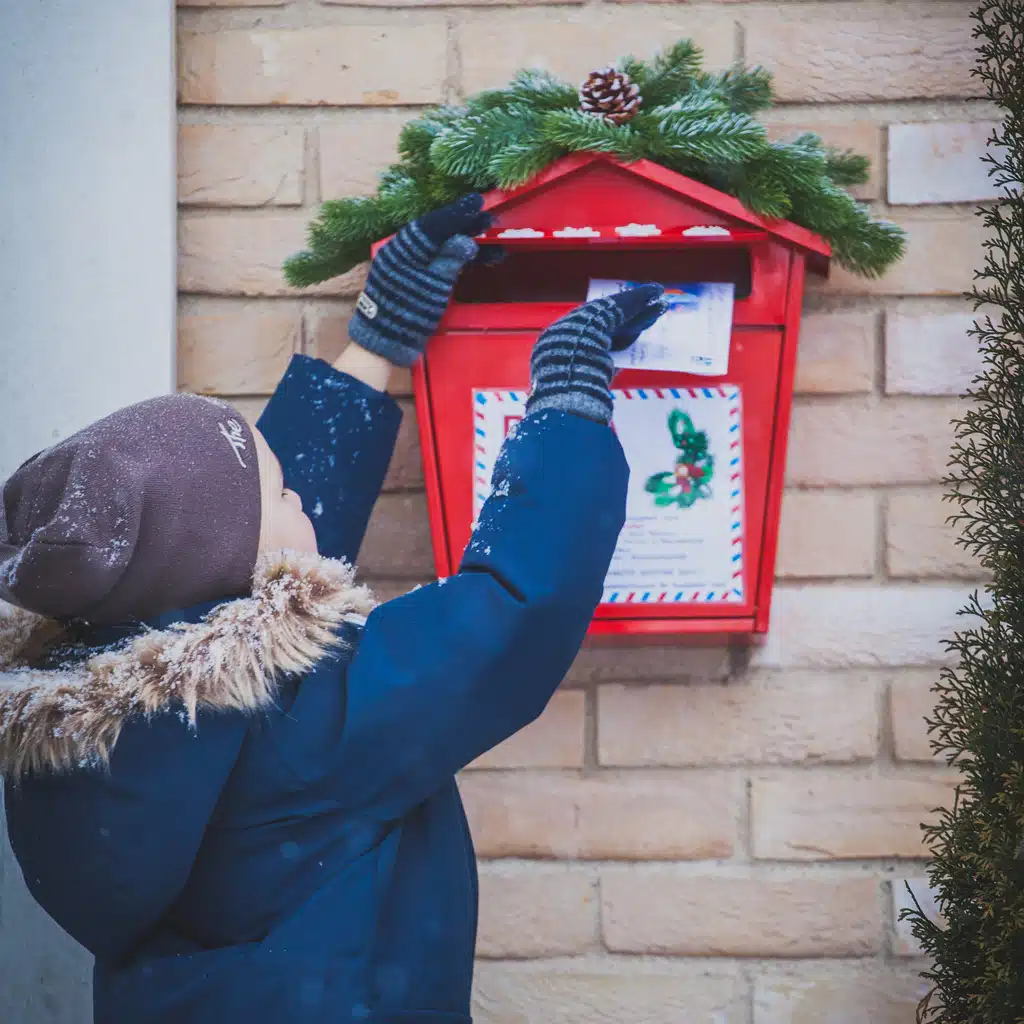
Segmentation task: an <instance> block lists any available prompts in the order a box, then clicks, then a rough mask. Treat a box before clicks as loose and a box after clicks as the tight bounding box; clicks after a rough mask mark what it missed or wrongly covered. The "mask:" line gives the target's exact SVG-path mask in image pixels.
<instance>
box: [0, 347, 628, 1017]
mask: <svg viewBox="0 0 1024 1024" xmlns="http://www.w3.org/2000/svg"><path fill="white" fill-rule="evenodd" d="M400 415H401V414H400V411H399V409H398V407H397V406H396V405H395V403H394V402H393V401H392V400H391V399H390V398H388V397H386V396H385V395H382V394H379V393H377V392H375V391H373V390H371V389H369V388H367V387H366V386H364V385H362V384H360V383H359V382H357V381H354V380H353V379H351V378H349V377H347V376H345V375H343V374H340V373H337V372H336V371H334V370H333V369H331V368H330V367H329V366H327V364H325V363H322V362H319V361H316V360H312V359H309V358H306V357H302V356H299V357H296V358H295V360H294V361H293V363H292V364H291V366H290V368H289V370H288V373H287V375H286V376H285V378H284V380H283V381H282V383H281V385H280V387H279V388H278V390H277V393H276V394H275V395H274V397H273V398H272V400H271V402H270V404H269V405H268V407H267V410H266V412H265V413H264V415H263V417H262V419H261V421H260V424H259V426H260V428H261V430H262V431H263V432H264V434H265V435H266V437H267V440H268V441H269V443H270V445H271V447H272V448H273V449H274V451H275V452H276V453H277V455H278V457H279V458H280V460H281V463H282V465H283V468H284V474H285V480H286V483H287V484H288V486H290V487H292V488H294V489H295V490H296V491H298V493H299V495H300V496H301V497H302V500H303V504H304V506H305V507H306V508H307V509H308V510H312V513H313V522H314V524H315V526H316V529H317V538H318V542H319V546H320V552H321V554H322V555H324V556H327V557H328V558H331V559H338V558H346V559H353V558H354V557H355V555H356V552H357V550H358V548H359V545H360V542H361V539H362V536H363V533H364V530H365V527H366V523H367V520H368V518H369V514H370V511H371V509H372V506H373V503H374V501H375V500H376V498H377V495H378V493H379V490H380V487H381V483H382V481H383V478H384V475H385V472H386V469H387V465H388V462H389V460H390V458H391V454H392V450H393V446H394V442H395V437H396V433H397V430H398V424H399V420H400ZM626 480H627V467H626V464H625V459H624V457H623V455H622V451H621V448H620V447H619V444H618V442H617V440H616V439H615V436H614V434H613V433H612V432H611V431H610V430H608V429H607V428H605V427H602V426H599V425H598V424H596V423H592V422H589V421H586V420H583V419H580V418H576V417H573V416H569V415H565V414H560V413H544V414H539V415H537V416H533V417H528V418H527V419H526V420H524V421H523V422H522V424H521V425H520V429H519V431H518V435H517V436H516V437H515V438H514V439H511V440H510V441H509V442H507V443H506V447H505V449H504V452H503V455H502V457H501V459H500V460H499V464H498V467H497V468H496V470H495V480H494V483H495V487H494V494H493V495H492V497H491V499H490V500H489V502H488V503H487V505H486V507H485V509H484V512H483V513H482V515H481V517H480V524H479V527H478V529H477V530H476V532H475V534H474V537H473V540H472V542H471V543H470V545H469V547H468V549H467V551H466V553H465V556H464V559H463V562H462V566H461V568H460V571H459V573H458V575H457V576H454V577H452V578H451V579H449V580H447V581H439V582H437V583H435V584H432V585H431V586H428V587H424V588H422V589H419V590H416V591H414V592H413V593H411V594H408V595H406V596H405V597H401V598H399V599H397V600H394V601H390V602H388V603H387V604H384V605H381V606H379V607H377V608H376V609H375V610H373V611H372V613H371V614H369V617H368V620H367V621H366V622H365V626H364V625H360V621H359V620H358V618H357V617H356V615H355V614H354V613H355V612H358V611H359V610H360V609H362V610H363V611H365V610H367V602H366V597H365V595H364V594H362V593H361V592H360V591H359V590H357V589H355V588H354V586H353V585H352V583H351V580H350V578H349V571H348V570H347V568H346V567H345V566H343V565H340V564H339V563H337V562H329V561H321V560H318V559H307V560H306V561H304V562H303V561H302V560H299V563H297V564H290V563H284V564H281V565H277V566H276V567H274V566H270V567H268V566H266V565H264V566H263V569H262V570H261V571H262V572H263V573H264V576H263V577H262V582H260V581H259V580H258V581H257V586H256V588H255V590H254V596H253V597H252V598H248V599H239V600H236V601H232V602H228V603H227V604H221V605H220V606H219V607H218V608H217V609H215V611H214V614H213V616H212V618H211V619H210V621H209V622H207V623H205V624H202V623H200V624H198V625H195V626H192V627H185V628H184V629H178V631H177V632H171V633H156V634H151V635H150V636H149V637H148V639H144V640H142V641H138V640H137V641H135V645H134V646H132V645H131V644H129V645H128V646H125V645H124V644H122V645H121V646H120V647H119V648H118V649H117V653H114V654H112V655H107V656H106V657H107V661H106V662H104V661H103V660H102V659H100V661H99V662H97V661H95V660H94V661H83V660H81V658H80V660H79V661H78V662H77V663H75V664H72V665H71V666H70V667H64V668H61V669H56V668H52V669H51V671H50V672H49V673H48V674H45V673H44V674H42V675H41V674H39V673H26V672H21V671H11V670H10V668H9V667H8V671H7V672H5V673H4V674H3V675H2V676H0V723H2V725H0V763H2V765H3V767H4V769H5V770H6V771H7V772H8V774H9V775H19V774H20V775H21V779H20V782H19V783H18V784H17V786H14V785H11V784H9V785H8V796H7V819H8V825H9V830H10V837H11V842H12V844H13V847H14V850H15V853H16V855H17V858H18V861H19V863H20V864H21V867H22V869H23V871H24V874H25V878H26V881H27V883H28V885H29V888H30V889H31V891H32V893H33V894H34V896H35V898H36V899H37V900H38V901H39V903H40V904H41V905H42V906H43V907H44V908H45V909H46V910H47V911H48V912H49V913H50V914H51V915H52V916H53V918H54V919H55V920H56V921H57V922H58V923H60V924H61V925H62V926H63V927H64V928H65V929H66V930H67V931H68V932H70V934H71V935H73V936H74V937H75V938H76V939H77V940H78V941H80V942H81V943H82V944H83V945H84V946H86V947H87V948H88V949H90V950H91V951H92V952H93V953H94V954H95V956H96V972H95V1011H96V1021H97V1024H114V1022H117V1024H154V1022H161V1024H164V1022H166V1024H184V1022H203V1024H206V1022H209V1024H231V1022H245V1024H261V1022H267V1024H270V1022H273V1024H282V1022H285V1021H288V1022H291V1024H327V1022H330V1024H340V1022H343V1021H372V1022H375V1024H398V1022H403V1024H405V1022H410V1021H424V1022H433V1024H441V1022H449V1024H465V1022H467V1021H469V1020H470V1016H469V1014H470V988H471V981H472V969H473V949H474V943H475V932H476V920H477V882H476V869H475V861H474V855H473V847H472V841H471V838H470V834H469V830H468V828H467V825H466V819H465V816H464V813H463V809H462V804H461V802H460V799H459V793H458V790H457V788H456V784H455V774H456V773H457V772H458V771H459V770H460V769H461V768H463V767H464V766H465V765H467V764H469V763H470V762H471V761H472V760H474V759H475V758H476V757H478V756H479V755H481V754H482V753H483V752H484V751H486V750H488V749H489V748H491V747H493V746H495V745H496V744H497V743H500V742H501V741H502V740H504V739H505V738H507V737H508V736H510V735H512V734H513V733H514V732H516V731H517V730H518V729H521V728H522V727H523V726H525V725H526V724H528V723H529V722H530V721H532V720H533V719H534V718H536V717H537V716H538V715H539V714H540V713H541V711H542V710H543V709H544V707H545V705H546V704H547V702H548V700H549V698H550V697H551V695H552V693H553V692H554V690H555V689H556V687H557V686H558V684H559V682H560V681H561V679H562V678H563V676H564V675H565V673H566V671H567V670H568V668H569V666H570V664H571V662H572V660H573V658H574V656H575V655H576V653H577V651H578V649H579V647H580V644H581V643H582V641H583V637H584V634H585V631H586V629H587V625H588V623H589V620H590V618H591V616H592V614H593V611H594V608H595V606H596V604H597V603H598V601H599V599H600V596H601V588H602V582H603V579H604V576H605V573H606V570H607V567H608V564H609V562H610V559H611V555H612V551H613V549H614V546H615V543H616V539H617V537H618V534H619V531H620V529H621V527H622V524H623V520H624V515H625V494H626ZM288 594H292V595H299V597H294V599H293V598H287V597H286V596H282V595H288ZM289 601H291V604H289ZM303 602H305V603H303ZM293 606H294V607H293ZM296 609H298V610H297V611H296ZM209 610H210V609H209V608H202V609H193V610H191V611H190V612H188V613H184V614H183V615H180V616H178V617H177V618H178V619H183V620H184V621H187V622H192V623H198V622H199V620H200V619H201V617H202V615H203V614H204V613H205V612H207V611H209ZM218 616H220V618H218ZM3 621H5V620H0V622H3ZM6 621H7V623H8V624H9V623H10V622H11V621H17V620H16V619H15V620H12V619H10V618H8V619H7V620H6ZM218 623H219V625H218ZM151 625H154V626H157V627H163V626H166V622H160V623H154V624H151ZM190 629H191V631H192V632H189V630H190ZM232 629H234V630H235V632H232ZM204 630H206V631H207V632H203V631H204ZM218 630H219V632H217V631H218ZM211 631H212V633H211ZM11 632H12V630H11V629H10V628H8V629H7V634H8V637H7V641H6V643H7V647H8V648H10V646H11V639H10V634H11ZM15 632H16V631H15ZM23 632H24V629H23V628H22V633H23ZM18 635H19V636H20V635H22V634H21V633H19V634H18ZM211 636H212V637H213V638H212V639H211ZM176 638H177V640H178V641H179V642H178V643H177V645H175V642H174V641H175V639H176ZM218 638H219V639H218ZM88 639H89V642H90V643H91V644H92V645H94V646H95V645H97V644H102V643H109V642H110V641H111V640H113V639H117V638H116V637H112V636H99V635H94V636H91V637H89V638H88ZM186 641H187V642H186ZM339 641H341V642H343V646H339ZM147 642H148V643H150V644H153V643H155V644H156V645H157V646H158V647H159V648H160V650H161V652H162V653H161V654H160V655H159V657H157V658H153V657H149V658H146V657H141V656H140V654H139V645H140V644H144V643H147ZM189 644H191V647H189ZM218 645H219V646H218ZM2 647H3V644H2V643H0V648H2ZM325 647H326V648H329V649H328V650H326V653H323V652H324V649H325ZM186 649H187V650H186ZM183 650H185V653H182V651H183ZM253 651H255V652H256V654H257V655H258V656H257V657H251V655H252V653H253ZM189 652H191V653H189ZM110 659H113V660H112V661H111V660H110ZM132 659H135V660H134V661H132ZM161 659H163V660H161ZM11 660H12V659H11V658H10V656H8V663H10V662H11ZM111 664H113V665H114V669H115V671H118V672H123V673H125V676H124V680H123V681H122V684H118V685H123V687H127V690H128V694H129V695H128V698H127V699H123V698H124V697H125V695H124V692H122V690H116V693H114V696H109V695H107V696H101V697H96V693H97V689H96V688H97V687H100V686H101V685H108V686H109V685H110V683H109V679H108V680H107V683H104V682H103V680H104V678H105V677H104V675H103V673H104V672H107V671H109V670H110V665H111ZM154 664H156V665H157V666H158V668H159V671H160V672H161V673H163V675H160V674H159V673H158V674H157V676H154V677H153V678H152V679H151V678H150V676H151V675H152V673H153V672H154V671H155V669H154V668H153V666H154ZM104 665H106V668H105V667H104ZM307 665H308V666H309V667H308V668H306V666H307ZM197 666H199V668H198V669H197ZM268 666H269V667H268ZM289 666H291V667H292V668H294V667H295V666H300V667H302V669H303V671H302V672H301V674H298V675H295V674H293V675H290V676H289V675H285V674H284V670H285V669H287V668H288V667H289ZM0 667H3V666H2V662H0ZM214 667H216V671H214ZM264 672H265V674H266V678H265V679H263V677H262V676H261V673H264ZM168 673H170V675H168ZM175 673H177V676H174V674H175ZM172 676H174V679H172V681H171V682H168V681H167V680H168V679H169V678H171V677H172ZM140 677H141V680H142V681H141V682H140V681H139V678H140ZM118 678H120V677H118ZM260 679H263V681H262V683H261V682H260ZM268 680H269V682H268ZM55 682H56V684H57V685H58V686H59V687H62V688H63V690H62V691H61V693H62V695H60V696H55V695H54V693H55V691H54V690H53V686H54V684H55ZM264 684H266V685H264ZM261 685H264V689H263V690H262V691H261V690H260V686H261ZM147 686H150V689H146V687H147ZM33 687H35V688H36V692H35V694H34V695H33V696H31V699H28V700H26V699H24V697H25V694H26V692H28V691H30V690H32V688H33ZM190 688H191V689H190ZM115 689H116V688H115ZM112 692H113V691H112ZM183 700H184V703H183V702H182V701H183ZM191 700H195V701H196V702H197V703H198V711H197V713H196V715H195V719H194V724H190V722H189V717H190V715H189V711H188V707H187V705H188V702H189V701H191ZM90 702H91V703H90ZM140 709H143V710H146V711H148V712H150V713H149V714H148V715H146V714H141V713H140ZM246 709H248V710H246ZM90 715H91V716H92V717H89V716H90ZM105 743H106V744H111V743H112V744H113V750H112V754H111V755H110V757H109V767H108V768H104V767H102V766H101V765H98V763H97V762H98V761H99V760H100V757H99V754H101V753H102V746H103V745H104V744H105ZM55 767H57V768H60V769H61V770H59V771H55V770H54V768H55Z"/></svg>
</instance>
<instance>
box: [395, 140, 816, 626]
mask: <svg viewBox="0 0 1024 1024" xmlns="http://www.w3.org/2000/svg"><path fill="white" fill-rule="evenodd" d="M487 208H488V209H490V210H491V211H493V212H494V213H495V214H497V215H498V222H497V224H496V226H495V228H493V229H492V230H490V231H489V232H487V234H485V235H483V236H481V238H480V239H479V241H480V242H481V243H482V244H484V245H487V244H500V245H503V246H505V247H506V249H507V257H506V259H505V261H504V263H503V264H501V265H500V266H498V267H496V268H485V267H478V266H476V265H474V266H472V267H470V268H467V270H466V271H465V272H464V274H463V276H462V278H461V279H460V282H459V285H458V287H457V290H456V293H455V295H454V297H453V301H452V304H451V307H450V309H449V311H448V313H447V314H446V316H445V319H444V321H443V322H442V324H441V326H440V328H439V330H438V333H437V335H436V337H434V338H433V339H432V340H431V342H430V344H429V346H428V347H427V353H426V356H425V358H424V359H423V360H422V361H421V363H420V364H419V366H418V367H417V369H416V371H415V375H414V384H415V395H416V409H417V414H418V418H419V430H420V439H421V442H422V448H423V460H424V470H425V474H426V489H427V499H428V504H429V512H430V524H431V532H432V539H433V547H434V557H435V562H436V565H437V572H438V574H439V575H440V576H447V575H450V574H451V573H453V572H454V571H456V569H457V567H458V563H459V560H460V558H461V555H462V552H463V550H464V549H465V547H466V544H467V543H468V541H469V538H470V534H471V530H472V524H473V521H474V518H475V515H476V512H477V511H478V509H479V506H480V504H481V503H482V501H483V500H484V498H486V496H487V493H488V490H489V486H490V469H491V467H492V465H493V460H494V458H495V457H496V454H497V449H498V448H499V447H500V444H501V441H502V439H503V438H504V436H505V433H506V432H507V431H508V430H509V429H510V428H512V426H513V424H514V423H515V421H516V420H517V419H518V418H521V416H522V409H523V403H524V401H525V398H526V389H527V387H528V383H529V359H530V352H531V348H532V345H533V342H534V340H535V339H536V337H537V334H538V333H539V331H540V330H541V329H542V328H544V327H546V326H547V325H548V324H550V323H551V322H552V321H554V320H555V319H557V318H558V317H559V316H561V315H562V314H563V313H566V312H568V311H569V310H570V309H571V308H572V307H574V306H576V305H578V304H579V303H580V302H583V301H584V300H585V299H586V296H587V290H588V284H589V282H590V281H592V280H593V279H599V278H601V279H619V280H628V281H658V282H662V283H677V282H732V283H733V285H734V286H735V293H734V294H735V298H734V306H733V323H732V332H731V341H730V350H729V361H728V370H727V372H726V373H725V374H724V375H723V376H719V377H708V376H695V375H692V374H686V373H672V372H663V371H652V370H635V369H634V370H626V371H623V372H620V373H619V374H618V375H617V377H616V379H615V383H614V385H613V386H614V388H615V399H616V411H615V419H614V423H613V427H615V428H616V429H617V430H618V432H619V436H620V438H621V439H622V440H623V446H624V448H625V450H626V454H627V457H628V458H629V461H630V466H631V472H632V475H633V477H634V478H637V479H640V480H641V484H640V485H638V488H637V493H638V495H641V496H642V495H643V494H645V493H646V492H645V490H644V488H643V486H642V479H643V477H644V475H645V474H648V480H653V481H655V482H656V485H655V486H652V487H650V488H647V490H648V491H650V492H652V493H647V496H646V499H644V498H642V497H637V498H636V499H634V498H633V497H632V493H633V485H632V484H631V498H630V502H631V508H632V506H633V505H635V504H636V503H637V502H642V501H643V500H648V501H650V506H649V507H648V506H646V505H644V506H643V507H642V508H641V507H640V506H639V505H637V507H636V508H632V511H630V513H629V515H630V521H629V522H628V523H627V526H626V528H625V530H624V531H623V540H622V542H621V543H620V548H621V549H622V551H623V552H624V554H623V555H622V558H621V559H620V558H619V554H620V553H619V552H617V554H616V558H617V561H616V563H613V567H612V572H610V573H609V577H608V581H607V583H606V589H605V594H604V598H603V601H602V604H601V605H600V607H599V608H598V611H597V614H596V616H595V619H594V622H593V625H592V628H591V632H592V633H593V634H595V635H604V636H610V637H618V638H628V637H637V638H647V639H654V638H655V637H665V638H670V637H671V636H672V635H674V634H705V635H707V634H743V633H763V632H765V631H766V630H767V628H768V615H769V608H770V604H771V595H772V584H773V577H774V568H775V553H776V546H777V537H778V523H779V512H780V506H781V502H782V487H783V470H784V464H785V454H786V440H787V434H788V429H789V417H790V408H791V405H792V395H793V377H794V371H795V365H796V348H797V335H798V331H799V326H800V314H801V303H802V298H803V288H804V274H805V268H807V267H810V269H811V270H813V271H816V272H819V273H821V274H827V271H828V258H829V256H830V253H831V250H830V248H829V246H828V244H827V243H826V242H825V241H824V240H822V239H821V238H819V237H818V236H817V235H814V234H813V233H811V232H809V231H807V230H806V229H804V228H801V227H799V226H797V225H795V224H791V223H789V222H785V221H783V222H769V221H766V220H764V219H762V218H760V217H758V216H757V215H755V214H753V213H751V212H750V211H748V210H747V209H746V208H745V207H744V206H743V205H742V204H741V203H740V202H738V201H737V200H736V199H734V198H732V197H731V196H727V195H724V194H723V193H721V192H718V191H716V190H715V189H712V188H710V187H708V186H706V185H703V184H700V183H699V182H696V181H693V180H691V179H689V178H686V177H684V176H683V175H680V174H676V173H674V172H672V171H669V170H666V169H665V168H663V167H661V166H658V165H656V164H653V163H649V162H646V161H639V162H636V163H632V164H622V163H619V162H617V161H615V160H613V159H611V158H608V157H605V156H602V155H596V154H580V155H576V156H571V157H567V158H565V159H564V160H561V161H559V162H558V163H556V164H553V165H552V166H551V167H549V168H548V169H547V170H546V171H545V172H543V173H542V174H540V175H539V176H538V177H536V178H535V179H534V180H532V181H531V182H530V183H529V184H528V185H527V186H525V187H523V188H521V189H518V190H516V191H513V192H507V193H503V192H494V193H491V194H490V195H488V196H487ZM627 422H628V434H629V437H628V443H627V437H626V436H625V435H626V432H627V431H626V427H627ZM701 438H703V440H701ZM638 439H639V440H638ZM695 439H696V441H697V442H698V443H696V444H695V445H693V446H690V443H689V442H690V441H691V440H695ZM672 444H674V445H675V448H674V449H673V448H671V447H670V446H671V445H672ZM691 447H692V450H689V451H688V449H689V448H691ZM670 454H674V455H676V456H677V457H676V458H675V459H674V460H670V459H669V455H670ZM687 460H689V461H687ZM659 467H660V468H662V469H664V470H665V472H662V473H657V472H653V470H656V469H658V468H659ZM712 471H713V479H712ZM638 473H639V477H638V476H637V474H638ZM709 481H711V482H709ZM659 488H660V490H661V493H662V496H663V503H662V507H661V508H657V507H656V506H657V504H658V502H657V497H656V495H655V494H654V493H653V492H654V491H657V490H659ZM698 498H702V499H707V500H700V501H698V500H697V499H698ZM664 503H668V504H669V505H671V506H672V507H671V509H668V510H667V509H666V508H665V504H664ZM634 513H635V515H634ZM658 515H665V516H668V517H669V519H670V520H671V523H672V524H674V525H673V526H672V529H661V530H659V529H654V528H652V526H651V524H652V523H657V522H658V520H657V518H656V517H657V516H658ZM620 562H621V564H619V563H620Z"/></svg>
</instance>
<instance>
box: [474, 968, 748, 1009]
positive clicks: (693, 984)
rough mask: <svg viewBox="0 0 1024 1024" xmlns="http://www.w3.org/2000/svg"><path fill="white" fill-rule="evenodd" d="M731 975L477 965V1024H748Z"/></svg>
mask: <svg viewBox="0 0 1024 1024" xmlns="http://www.w3.org/2000/svg"><path fill="white" fill-rule="evenodd" d="M746 1004H747V992H746V984H745V982H744V980H743V978H742V976H741V975H740V974H739V971H738V970H737V969H736V968H735V967H726V966H722V967H718V966H710V967H701V966H699V965H697V964H686V963H672V962H671V961H665V960H646V959H640V958H634V957H606V956H589V957H576V958H573V959H571V960H569V959H566V960H554V961H546V962H539V963H538V962H530V961H525V962H522V963H507V962H506V963H493V962H491V963H488V962H486V961H485V962H483V963H480V964H478V965H477V968H476V972H475V974H474V993H473V1020H474V1021H476V1022H477V1024H624V1022H626V1021H635V1022H636V1024H681V1022H684V1021H685V1024H747V1005H746Z"/></svg>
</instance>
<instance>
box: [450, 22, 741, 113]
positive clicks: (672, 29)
mask: <svg viewBox="0 0 1024 1024" xmlns="http://www.w3.org/2000/svg"><path fill="white" fill-rule="evenodd" d="M684 37H685V38H691V39H693V40H694V41H695V42H697V43H699V44H700V45H701V46H702V47H703V48H704V52H705V55H706V63H707V65H708V66H709V67H724V66H725V65H727V64H729V63H730V62H731V61H732V60H733V58H734V56H735V25H734V19H733V18H732V17H730V16H728V15H727V14H725V13H724V12H723V13H721V14H719V13H717V12H713V11H712V12H708V11H701V10H694V9H689V10H687V11H685V12H683V13H680V14H676V13H672V12H669V11H666V10H665V9H664V8H660V9H653V10H644V9H642V8H641V9H637V10H625V9H609V10H588V11H585V12H582V11H581V12H578V13H577V12H569V13H566V12H562V11H559V12H557V13H555V12H552V13H550V14H547V15H544V14H541V13H540V12H535V11H527V12H519V11H508V12H500V13H499V12H495V13H493V14H490V15H488V16H487V17H486V18H484V19H481V20H473V21H466V22H464V23H463V24H462V25H460V26H459V45H460V49H461V52H462V76H463V77H462V85H463V90H464V91H465V92H466V93H473V92H476V91H477V90H479V89H489V88H493V87H498V86H504V85H506V84H507V83H508V80H509V79H510V78H511V77H512V76H513V75H514V74H515V73H516V71H518V70H519V69H520V68H527V67H533V68H544V69H546V70H549V71H552V72H554V73H555V74H557V75H560V76H562V77H563V78H565V79H566V81H568V82H571V83H572V84H574V85H575V84H577V83H578V82H581V81H583V79H585V78H586V76H587V74H588V73H589V72H590V71H592V70H593V69H594V68H595V67H602V66H603V65H605V64H608V63H610V62H612V61H614V60H617V59H618V58H619V57H620V56H621V55H622V54H623V53H635V54H636V55H637V56H638V57H649V56H653V55H654V54H655V53H656V52H658V51H659V50H662V49H664V48H665V47H666V46H667V45H669V44H670V43H671V42H672V41H673V40H675V39H677V38H684Z"/></svg>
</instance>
